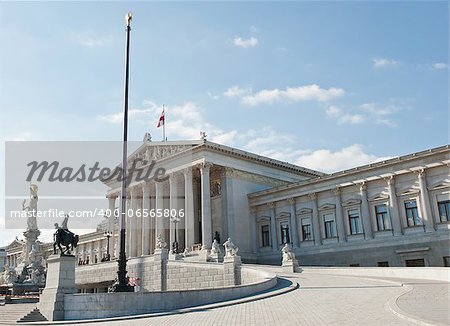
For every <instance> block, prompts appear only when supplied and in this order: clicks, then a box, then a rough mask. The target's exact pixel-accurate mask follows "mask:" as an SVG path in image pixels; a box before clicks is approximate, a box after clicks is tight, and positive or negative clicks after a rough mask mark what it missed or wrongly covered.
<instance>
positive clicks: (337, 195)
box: [333, 187, 347, 242]
mask: <svg viewBox="0 0 450 326" xmlns="http://www.w3.org/2000/svg"><path fill="white" fill-rule="evenodd" d="M333 193H334V202H335V204H336V226H337V231H338V241H339V242H345V241H347V235H346V234H345V226H344V218H343V216H342V203H341V190H340V188H339V187H337V188H335V189H333Z"/></svg>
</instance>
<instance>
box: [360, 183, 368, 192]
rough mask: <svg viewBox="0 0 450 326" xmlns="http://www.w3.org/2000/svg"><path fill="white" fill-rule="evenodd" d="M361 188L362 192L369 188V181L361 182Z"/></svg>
mask: <svg viewBox="0 0 450 326" xmlns="http://www.w3.org/2000/svg"><path fill="white" fill-rule="evenodd" d="M359 190H360V191H361V192H363V191H366V190H367V182H366V181H363V182H361V183H359Z"/></svg>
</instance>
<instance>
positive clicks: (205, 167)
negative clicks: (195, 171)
mask: <svg viewBox="0 0 450 326" xmlns="http://www.w3.org/2000/svg"><path fill="white" fill-rule="evenodd" d="M212 166H213V164H212V163H211V162H202V163H199V164H197V167H198V168H199V169H200V172H202V173H203V172H206V171H208V172H209V169H211V167H212Z"/></svg>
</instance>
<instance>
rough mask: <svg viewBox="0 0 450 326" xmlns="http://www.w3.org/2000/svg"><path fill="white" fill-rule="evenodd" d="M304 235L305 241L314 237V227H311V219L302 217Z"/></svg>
mask: <svg viewBox="0 0 450 326" xmlns="http://www.w3.org/2000/svg"><path fill="white" fill-rule="evenodd" d="M302 235H303V241H309V240H312V239H313V235H312V228H311V219H309V218H303V219H302Z"/></svg>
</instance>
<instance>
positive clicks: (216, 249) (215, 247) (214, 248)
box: [211, 239, 220, 255]
mask: <svg viewBox="0 0 450 326" xmlns="http://www.w3.org/2000/svg"><path fill="white" fill-rule="evenodd" d="M211 254H212V255H215V254H220V245H219V242H217V240H216V239H214V241H213V243H212V245H211Z"/></svg>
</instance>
